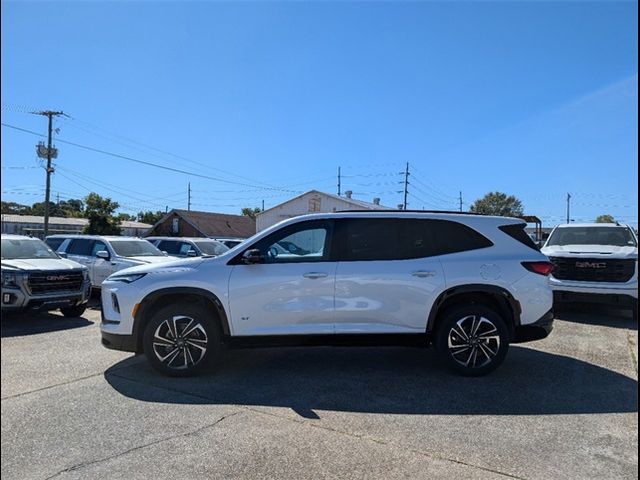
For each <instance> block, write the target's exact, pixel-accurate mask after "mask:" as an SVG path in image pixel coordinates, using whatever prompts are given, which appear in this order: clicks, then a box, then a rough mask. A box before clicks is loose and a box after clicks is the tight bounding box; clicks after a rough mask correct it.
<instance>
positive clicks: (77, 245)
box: [67, 238, 92, 257]
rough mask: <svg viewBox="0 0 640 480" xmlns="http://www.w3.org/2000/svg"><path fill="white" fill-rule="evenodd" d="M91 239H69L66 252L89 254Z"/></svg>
mask: <svg viewBox="0 0 640 480" xmlns="http://www.w3.org/2000/svg"><path fill="white" fill-rule="evenodd" d="M91 243H92V242H91V240H87V239H84V238H76V239H74V240H71V245H69V248H68V249H67V253H68V254H70V255H85V256H87V257H88V256H90V255H91Z"/></svg>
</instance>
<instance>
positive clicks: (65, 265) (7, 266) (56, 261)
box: [2, 258, 87, 272]
mask: <svg viewBox="0 0 640 480" xmlns="http://www.w3.org/2000/svg"><path fill="white" fill-rule="evenodd" d="M86 268H87V267H85V266H84V265H81V264H79V263H78V262H74V261H73V260H68V259H66V258H29V259H24V260H21V259H16V260H2V271H3V272H5V271H7V272H12V271H15V272H22V271H25V272H26V271H30V270H78V269H86Z"/></svg>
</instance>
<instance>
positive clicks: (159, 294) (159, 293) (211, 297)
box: [133, 287, 230, 353]
mask: <svg viewBox="0 0 640 480" xmlns="http://www.w3.org/2000/svg"><path fill="white" fill-rule="evenodd" d="M189 298H191V299H193V300H199V301H201V302H203V305H204V306H205V308H209V309H211V311H212V312H213V313H215V314H216V315H217V318H218V320H219V322H220V330H221V333H222V335H223V336H229V335H230V329H229V319H228V316H227V313H226V311H225V309H224V306H223V305H222V302H221V301H220V299H219V298H218V297H217V296H216V295H215V294H214V293H213V292H211V291H209V290H205V289H204V288H197V287H169V288H163V289H160V290H156V291H154V292H151V293H149V294H148V295H147V296H146V297H144V299H143V300H142V301H141V302H140V307H139V308H138V310H137V312H136V315H135V318H134V322H133V335H134V337H135V339H136V353H140V352H142V351H143V346H142V336H143V332H144V329H145V327H146V325H147V322H148V321H149V320H150V318H151V314H152V312H154V311H157V310H158V309H160V308H162V307H164V306H166V305H170V304H171V303H173V302H176V301H185V300H186V299H189Z"/></svg>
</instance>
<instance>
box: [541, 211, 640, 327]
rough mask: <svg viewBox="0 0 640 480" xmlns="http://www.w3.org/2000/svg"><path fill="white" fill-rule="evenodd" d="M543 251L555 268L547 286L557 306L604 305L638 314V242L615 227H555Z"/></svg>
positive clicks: (627, 230) (629, 230) (630, 231)
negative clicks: (570, 304) (582, 303)
mask: <svg viewBox="0 0 640 480" xmlns="http://www.w3.org/2000/svg"><path fill="white" fill-rule="evenodd" d="M542 252H543V253H544V254H545V255H547V256H548V257H549V259H550V260H551V261H552V262H553V264H554V265H555V267H554V270H553V273H552V276H551V279H550V283H551V288H552V289H553V293H554V299H555V301H556V302H557V303H564V302H584V303H604V304H609V305H612V306H619V307H623V308H628V309H631V310H632V311H633V316H634V318H637V316H638V239H637V238H636V235H635V232H634V231H633V229H632V228H631V227H629V226H626V225H618V224H615V223H586V224H567V225H558V226H557V227H556V228H555V229H554V230H553V231H552V232H551V235H550V236H549V238H548V239H547V243H546V244H545V245H544V247H543V249H542Z"/></svg>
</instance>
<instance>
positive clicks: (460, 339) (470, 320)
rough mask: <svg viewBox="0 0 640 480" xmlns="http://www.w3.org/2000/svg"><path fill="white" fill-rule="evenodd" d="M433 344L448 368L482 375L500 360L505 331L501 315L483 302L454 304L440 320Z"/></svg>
mask: <svg viewBox="0 0 640 480" xmlns="http://www.w3.org/2000/svg"><path fill="white" fill-rule="evenodd" d="M436 347H437V349H438V352H439V353H440V355H441V356H442V357H443V358H444V359H445V361H446V363H447V366H448V367H449V368H451V369H452V370H454V371H456V372H458V373H461V374H462V375H466V376H473V377H475V376H480V375H485V374H487V373H489V372H491V371H493V370H495V369H496V368H497V367H498V366H500V364H501V363H502V362H503V361H504V358H505V356H506V355H507V351H508V349H509V331H508V329H507V326H506V324H505V322H504V320H503V319H502V317H501V316H500V315H498V314H497V313H496V312H494V311H493V310H492V309H490V308H488V307H485V306H484V305H467V306H464V307H455V308H452V309H450V310H447V311H446V312H445V313H444V315H443V316H442V318H441V319H440V324H439V326H438V329H437V333H436Z"/></svg>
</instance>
